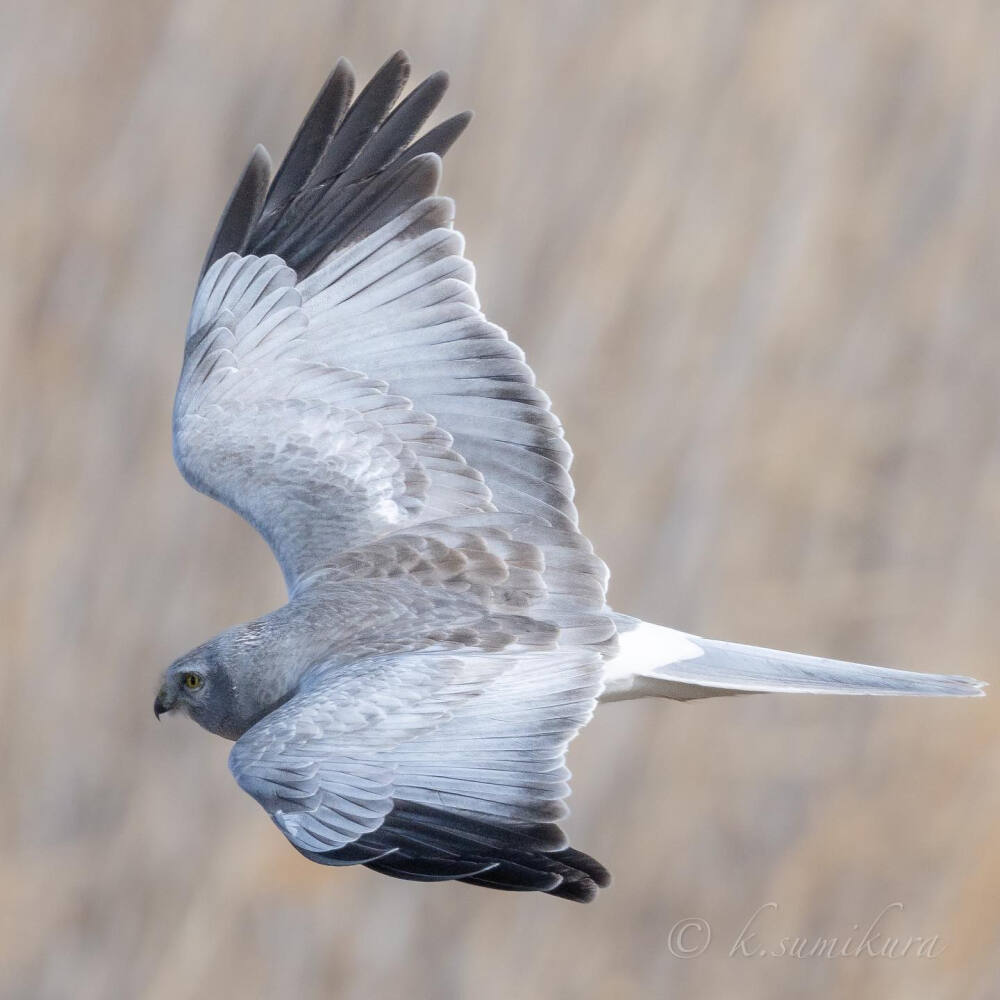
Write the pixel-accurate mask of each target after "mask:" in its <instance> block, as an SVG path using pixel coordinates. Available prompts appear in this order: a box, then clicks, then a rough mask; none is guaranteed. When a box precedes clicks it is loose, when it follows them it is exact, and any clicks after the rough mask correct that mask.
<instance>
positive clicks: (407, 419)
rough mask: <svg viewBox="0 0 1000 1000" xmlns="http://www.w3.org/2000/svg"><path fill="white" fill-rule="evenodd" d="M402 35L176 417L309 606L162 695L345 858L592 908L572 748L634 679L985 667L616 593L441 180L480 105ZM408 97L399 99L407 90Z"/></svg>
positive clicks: (231, 299)
mask: <svg viewBox="0 0 1000 1000" xmlns="http://www.w3.org/2000/svg"><path fill="white" fill-rule="evenodd" d="M408 75H409V62H408V60H407V57H406V55H405V54H404V53H397V54H396V55H394V56H392V58H391V59H389V60H388V62H386V63H385V65H384V66H382V68H381V69H380V70H379V71H378V72H377V73H376V74H375V76H374V77H373V78H372V80H371V81H370V82H369V83H368V85H367V86H366V87H365V88H364V89H363V90H362V91H361V92H360V94H358V96H357V98H355V99H354V100H353V101H352V96H353V92H354V74H353V71H352V70H351V67H350V65H349V64H348V63H347V62H345V61H343V60H342V61H341V62H339V63H338V64H337V66H336V68H335V69H334V70H333V72H332V73H331V74H330V76H329V78H328V79H327V81H326V83H325V84H324V86H323V89H322V90H321V91H320V93H319V96H318V97H317V98H316V100H315V102H314V104H313V106H312V108H311V109H310V111H309V113H308V115H307V116H306V118H305V121H304V122H303V123H302V125H301V127H300V128H299V131H298V133H297V134H296V136H295V139H294V140H293V142H292V145H291V148H290V149H289V151H288V153H287V155H286V156H285V159H284V161H283V163H282V164H281V166H280V168H279V169H278V170H277V172H276V173H274V175H273V177H272V171H271V164H270V160H269V157H268V154H267V152H266V151H265V150H264V149H263V148H262V147H260V146H258V147H257V148H256V149H255V150H254V152H253V155H252V156H251V158H250V162H249V163H248V165H247V167H246V169H245V170H244V172H243V174H242V176H241V177H240V180H239V182H238V183H237V185H236V189H235V190H234V192H233V194H232V196H231V198H230V200H229V203H228V205H227V206H226V209H225V211H224V212H223V215H222V219H221V221H220V222H219V224H218V228H217V230H216V233H215V236H214V238H213V240H212V244H211V247H210V249H209V251H208V254H207V256H206V258H205V262H204V266H203V268H202V274H201V278H200V281H199V284H198V289H197V292H196V294H195V298H194V304H193V306H192V310H191V319H190V323H189V325H188V329H187V338H186V342H185V348H184V361H183V367H182V370H181V376H180V384H179V386H178V389H177V395H176V400H175V404H174V415H173V441H174V455H175V457H176V460H177V464H178V466H179V468H180V470H181V472H182V473H183V475H184V477H185V478H186V479H187V481H188V482H189V483H190V484H191V485H192V486H193V487H194V488H195V489H197V490H200V491H201V492H202V493H205V494H207V495H208V496H210V497H213V498H214V499H216V500H219V501H221V502H222V503H224V504H226V505H227V506H228V507H230V508H232V509H233V510H234V511H236V512H237V513H238V514H240V515H242V516H243V517H244V518H245V519H246V520H247V521H249V522H250V524H252V525H253V526H254V527H255V528H256V529H257V531H259V532H260V534H261V535H262V536H263V537H264V538H265V539H266V541H267V543H268V544H269V545H270V547H271V549H272V550H273V552H274V554H275V556H276V558H277V560H278V562H279V563H280V565H281V568H282V570H283V572H284V576H285V581H286V584H287V587H288V602H287V603H286V604H285V605H284V606H283V607H281V608H279V609H278V610H276V611H273V612H271V613H270V614H266V615H264V616H263V617H261V618H258V619H256V620H255V621H251V622H248V623H246V624H243V625H237V626H236V627H234V628H231V629H228V630H227V631H225V632H223V633H221V634H220V635H218V636H216V637H215V638H213V639H211V640H209V641H208V642H206V643H204V644H203V645H201V646H199V647H198V648H197V649H194V650H192V651H191V652H189V653H187V654H186V655H184V656H182V657H181V658H180V659H178V660H177V661H176V662H175V663H173V664H172V665H171V666H170V667H169V668H168V669H167V671H166V673H165V675H164V676H163V679H162V682H161V685H160V688H159V692H158V694H157V695H156V702H155V712H156V715H157V716H160V715H161V714H162V713H164V712H169V711H174V710H176V711H180V712H183V713H186V714H187V715H189V716H190V717H191V718H192V719H194V720H195V721H196V722H198V723H199V724H200V725H201V726H203V727H204V728H205V729H207V730H209V731H210V732H212V733H216V734H218V735H220V736H222V737H224V738H226V739H228V740H233V741H235V743H234V745H233V748H232V751H231V753H230V756H229V764H230V768H231V770H232V773H233V775H234V777H235V778H236V781H237V783H238V784H239V785H240V787H241V788H243V789H244V791H246V792H248V793H249V794H250V795H252V796H253V797H254V798H255V799H256V800H257V801H258V802H259V803H260V804H261V805H262V806H263V807H264V809H265V810H266V811H267V812H268V813H269V814H270V816H271V818H272V819H273V820H274V822H275V823H276V824H277V826H278V827H279V828H280V829H281V831H282V832H283V833H284V835H285V836H286V837H287V838H288V840H290V841H291V843H292V845H293V846H294V847H295V848H296V849H297V850H299V851H300V852H301V853H302V854H304V855H305V856H306V857H307V858H310V859H311V860H313V861H317V862H319V863H321V864H325V865H354V864H362V865H366V866H367V867H368V868H371V869H373V870H375V871H377V872H382V873H383V874H386V875H393V876H396V877H398V878H404V879H414V880H417V881H442V880H452V879H454V880H459V881H462V882H468V883H471V884H474V885H480V886H487V887H490V888H494V889H507V890H535V891H540V892H546V893H550V894H552V895H554V896H559V897H562V898H565V899H571V900H577V901H581V902H586V901H589V900H591V899H592V898H593V897H594V896H595V895H596V893H597V890H598V889H599V888H600V887H602V886H605V885H607V884H608V881H609V875H608V872H607V871H606V869H605V868H604V867H603V866H602V865H601V864H600V863H598V862H597V861H595V860H594V859H593V858H591V857H590V856H589V855H587V854H584V853H583V852H581V851H579V850H576V849H575V848H573V847H570V846H569V844H568V842H567V839H566V836H565V834H564V833H563V831H562V830H561V829H560V827H559V825H558V824H559V821H560V820H561V819H562V818H563V817H565V815H566V814H567V809H566V806H565V801H564V800H565V798H566V796H567V794H568V792H569V784H568V782H569V772H568V771H567V769H566V767H565V756H566V748H567V744H568V743H569V741H570V740H571V739H572V738H573V737H574V736H575V735H576V733H577V732H578V731H579V730H580V728H581V727H582V726H584V725H586V723H587V722H588V721H589V720H590V718H591V716H592V714H593V712H594V710H595V708H596V707H597V706H598V705H599V704H603V703H604V702H609V701H614V700H621V699H629V698H644V697H650V696H652V697H663V698H672V699H676V700H680V701H687V700H691V699H697V698H708V697H713V696H716V695H729V694H736V693H741V692H802V693H813V694H881V695H886V694H913V695H960V696H961V695H978V694H981V693H982V690H981V685H980V684H979V683H977V682H976V681H973V680H971V679H969V678H964V677H954V676H943V675H935V674H917V673H910V672H906V671H901V670H888V669H881V668H878V667H869V666H862V665H860V664H852V663H841V662H838V661H835V660H826V659H820V658H817V657H811V656H802V655H796V654H791V653H782V652H777V651H775V650H768V649H758V648H755V647H752V646H742V645H736V644H734V643H728V642H718V641H714V640H709V639H702V638H699V637H698V636H694V635H689V634H686V633H684V632H679V631H676V630H674V629H670V628H666V627H662V626H659V625H653V624H649V623H647V622H643V621H639V620H638V619H636V618H632V617H629V616H627V615H623V614H619V613H617V612H615V611H613V610H612V609H611V608H610V607H609V606H608V604H607V601H606V596H605V593H606V586H607V581H608V572H607V569H606V567H605V565H604V563H602V562H601V560H600V559H599V558H598V557H597V556H596V555H595V554H594V552H593V549H592V547H591V545H590V543H589V542H588V541H587V539H586V537H585V536H584V535H583V534H582V533H581V532H580V528H579V526H578V521H577V513H576V509H575V508H574V506H573V483H572V480H571V478H570V474H569V467H570V460H571V457H572V453H571V451H570V448H569V445H568V444H567V443H566V440H565V438H564V436H563V429H562V426H561V425H560V423H559V420H558V418H557V417H556V415H555V414H554V413H553V412H552V409H551V405H550V402H549V399H548V397H547V396H546V395H545V393H544V392H542V391H541V389H539V388H538V387H537V385H536V384H535V376H534V374H533V373H532V371H531V369H530V368H529V367H528V365H527V364H526V362H525V359H524V354H523V352H522V351H521V350H520V349H519V348H518V347H516V346H515V345H514V344H513V343H512V342H511V341H510V340H509V339H508V337H507V334H506V333H505V332H504V331H503V330H502V329H500V328H499V327H498V326H496V325H495V324H493V323H490V322H489V321H488V320H487V319H486V318H485V316H484V315H483V313H482V311H481V310H480V304H479V299H478V297H477V295H476V291H475V272H474V269H473V266H472V264H471V263H470V262H469V261H468V260H467V259H466V258H465V256H464V252H463V251H464V241H463V238H462V236H461V234H460V233H459V232H458V231H457V230H456V229H455V228H454V225H453V217H454V204H453V203H452V201H451V200H450V199H448V198H447V197H444V196H442V195H441V194H439V193H438V185H439V181H440V177H441V158H442V157H443V156H444V154H445V153H446V152H447V150H448V149H449V148H450V146H451V145H452V144H453V143H454V142H455V140H456V139H457V138H458V137H459V135H460V134H461V132H462V131H463V129H464V128H465V127H466V125H467V124H468V122H469V118H470V116H469V115H468V114H459V115H455V116H454V117H452V118H448V119H447V120H446V121H443V122H441V123H440V124H438V125H437V126H435V127H434V128H431V129H430V130H429V131H426V132H424V133H423V135H420V133H421V130H422V129H423V126H424V123H425V122H426V121H427V119H428V117H429V116H430V114H431V113H432V112H433V110H434V108H435V107H436V106H437V104H438V103H439V101H440V100H441V97H442V95H443V94H444V91H445V89H446V87H447V83H448V79H447V76H446V75H445V74H444V73H435V74H433V75H432V76H430V77H428V78H427V79H426V80H424V81H423V83H421V84H420V85H419V86H417V87H416V88H414V89H413V90H412V91H411V92H410V93H409V95H408V96H407V97H406V98H405V99H403V100H402V101H400V100H399V98H400V95H401V93H402V91H403V89H404V87H405V85H406V81H407V78H408ZM397 102H398V103H397Z"/></svg>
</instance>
